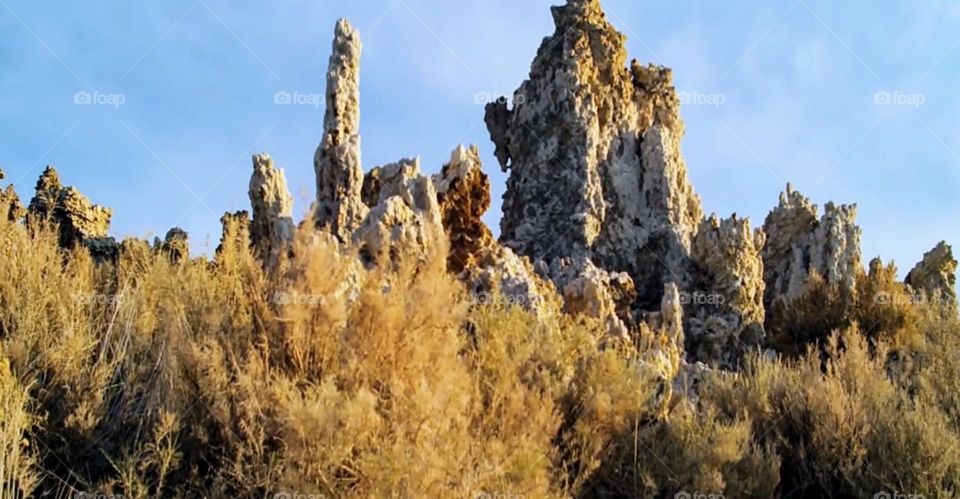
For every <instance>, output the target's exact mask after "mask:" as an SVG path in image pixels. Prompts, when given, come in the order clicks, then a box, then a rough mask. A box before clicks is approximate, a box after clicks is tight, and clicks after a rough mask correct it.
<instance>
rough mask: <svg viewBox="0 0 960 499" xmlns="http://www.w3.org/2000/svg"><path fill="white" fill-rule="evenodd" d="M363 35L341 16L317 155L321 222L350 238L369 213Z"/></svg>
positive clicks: (317, 209) (342, 238)
mask: <svg viewBox="0 0 960 499" xmlns="http://www.w3.org/2000/svg"><path fill="white" fill-rule="evenodd" d="M361 48H362V44H361V43H360V35H359V34H358V33H357V31H356V30H355V29H354V28H353V26H351V25H350V23H349V22H348V21H347V20H346V19H341V20H340V21H338V22H337V26H336V30H335V36H334V39H333V53H332V54H331V55H330V65H329V69H328V70H327V94H326V95H327V98H326V101H327V110H326V113H325V114H324V117H323V139H322V140H321V142H320V145H319V146H318V147H317V152H316V154H315V155H314V159H313V167H314V171H315V172H316V175H317V204H316V206H315V207H314V209H315V214H314V216H315V218H316V223H317V226H318V227H320V228H328V229H329V230H330V231H331V232H332V233H333V234H334V235H335V236H336V237H337V238H338V239H339V240H340V241H341V242H349V241H350V236H351V234H352V233H353V231H354V230H356V229H357V228H358V227H359V226H360V224H361V222H362V221H363V218H364V217H365V216H366V214H367V207H366V206H365V205H364V204H363V201H362V199H361V189H362V188H363V165H362V163H361V162H360V51H361Z"/></svg>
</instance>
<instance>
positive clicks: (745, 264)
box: [684, 214, 766, 368]
mask: <svg viewBox="0 0 960 499" xmlns="http://www.w3.org/2000/svg"><path fill="white" fill-rule="evenodd" d="M765 238H766V235H765V234H764V233H763V231H762V230H757V231H751V229H750V221H749V220H747V219H743V218H737V216H736V214H734V215H733V216H732V217H731V218H727V219H723V220H720V219H719V218H718V217H717V216H716V215H713V216H711V217H710V218H709V219H707V220H705V221H704V222H703V223H702V224H701V225H700V230H699V231H698V232H697V237H696V239H695V240H694V243H693V256H694V260H695V261H696V262H697V276H696V278H695V285H694V286H693V291H692V292H691V293H689V294H687V295H684V298H685V302H686V305H687V316H688V320H687V324H688V325H687V349H688V351H689V352H691V354H692V356H693V358H696V359H700V360H704V361H705V362H708V363H709V364H711V365H712V366H713V367H728V368H729V367H735V366H736V365H737V364H738V362H739V359H740V358H741V357H742V355H743V353H744V352H745V351H746V350H748V349H750V348H752V347H756V346H758V345H760V343H761V341H762V340H763V337H764V333H763V323H764V317H765V314H764V307H763V294H764V293H763V292H764V281H763V260H762V257H761V252H762V250H763V246H764V241H765Z"/></svg>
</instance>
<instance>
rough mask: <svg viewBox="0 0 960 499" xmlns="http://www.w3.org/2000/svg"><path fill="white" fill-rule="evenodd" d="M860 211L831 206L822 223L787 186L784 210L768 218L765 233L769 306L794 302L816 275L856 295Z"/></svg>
mask: <svg viewBox="0 0 960 499" xmlns="http://www.w3.org/2000/svg"><path fill="white" fill-rule="evenodd" d="M856 217H857V207H856V205H841V206H837V205H835V204H833V203H827V205H826V210H825V213H824V214H823V216H822V217H821V218H818V210H817V206H816V205H814V204H813V203H811V202H810V200H809V199H807V198H806V197H804V196H803V194H801V193H799V192H796V191H794V190H793V188H792V186H790V185H789V184H787V190H786V192H783V193H781V194H780V204H779V205H778V206H777V207H776V208H774V209H773V211H772V212H770V214H769V215H767V219H766V221H765V222H764V225H763V231H764V233H766V235H767V241H766V245H765V247H764V250H763V267H764V281H765V283H766V291H765V295H764V305H765V306H766V307H767V308H768V309H769V308H770V306H771V305H772V304H773V302H774V301H775V300H778V299H783V300H787V301H789V300H791V299H793V298H795V297H796V296H797V295H798V294H800V293H801V292H802V291H803V289H804V286H805V284H806V282H807V278H808V277H809V275H810V274H811V273H812V272H816V273H818V274H819V275H820V276H821V277H823V278H824V279H825V280H826V281H827V282H828V283H834V284H838V285H840V286H841V287H842V288H844V289H846V290H849V291H852V290H853V287H854V285H855V279H856V275H857V271H858V270H860V267H861V263H860V235H861V230H860V227H859V226H857V224H856Z"/></svg>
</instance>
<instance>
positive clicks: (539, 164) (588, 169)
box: [486, 0, 703, 310]
mask: <svg viewBox="0 0 960 499" xmlns="http://www.w3.org/2000/svg"><path fill="white" fill-rule="evenodd" d="M553 17H554V21H555V24H556V31H555V32H554V34H553V36H551V37H548V38H546V39H545V40H544V42H543V44H542V45H541V47H540V49H539V51H538V53H537V56H536V58H535V59H534V61H533V64H532V66H531V70H530V76H529V79H528V80H527V81H525V82H524V83H523V84H522V85H521V86H520V88H519V89H518V90H517V91H516V92H515V94H514V98H513V100H512V102H513V103H514V105H513V107H512V108H509V107H508V106H507V104H506V103H505V102H504V101H498V102H495V103H492V104H490V105H488V106H487V111H486V122H487V126H488V129H489V131H490V136H491V138H492V140H493V141H494V144H495V145H496V155H497V158H498V160H499V161H500V166H501V168H503V169H504V170H505V171H509V172H510V176H509V180H508V182H507V192H506V195H505V196H504V202H503V211H504V216H503V220H502V221H501V242H502V243H503V244H504V245H505V246H507V247H510V248H512V249H514V250H515V251H517V252H518V253H520V254H523V255H527V256H529V257H530V258H532V259H534V260H547V261H549V260H551V259H554V258H558V257H559V258H569V257H577V258H588V259H590V260H591V261H592V262H593V264H595V265H596V266H598V267H601V268H604V269H607V270H608V271H612V272H626V273H627V274H628V275H629V276H630V278H631V279H632V280H633V282H634V283H635V286H636V289H637V293H638V305H639V306H641V307H642V308H645V309H648V310H655V309H656V308H657V307H658V306H659V304H660V297H661V295H662V293H663V289H664V287H663V285H664V283H667V282H675V283H677V284H678V285H679V286H680V288H681V289H685V288H686V287H687V286H688V285H689V283H690V277H691V276H690V273H691V270H692V267H691V260H690V246H691V243H692V240H693V237H694V235H695V234H696V231H697V228H698V226H699V224H700V221H701V220H702V218H703V212H702V209H701V206H700V200H699V198H698V197H697V195H696V194H695V193H694V192H693V188H692V186H691V185H690V183H689V181H688V179H687V171H686V166H685V164H684V162H683V159H682V157H681V156H680V139H681V137H682V136H683V132H684V130H683V123H682V121H681V120H680V118H679V99H678V98H677V94H676V91H675V89H674V88H673V86H672V82H671V78H672V77H671V72H670V70H669V69H666V68H663V67H657V66H642V65H640V64H638V63H636V62H633V63H632V65H630V66H628V65H627V55H626V50H625V49H624V37H623V35H621V34H620V33H618V32H617V31H616V30H614V29H613V27H612V26H611V25H610V23H609V22H608V21H607V20H606V17H605V15H604V13H603V11H602V10H601V7H600V3H599V2H598V1H595V0H571V1H569V2H568V3H567V5H565V6H562V7H554V8H553Z"/></svg>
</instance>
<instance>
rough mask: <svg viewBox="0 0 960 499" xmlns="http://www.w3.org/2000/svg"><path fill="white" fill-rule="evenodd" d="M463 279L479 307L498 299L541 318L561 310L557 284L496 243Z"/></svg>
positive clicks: (464, 274) (472, 266)
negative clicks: (544, 277) (495, 298)
mask: <svg viewBox="0 0 960 499" xmlns="http://www.w3.org/2000/svg"><path fill="white" fill-rule="evenodd" d="M459 277H460V280H461V281H463V282H464V283H465V284H466V285H467V289H468V290H469V291H470V293H471V294H472V295H473V297H474V299H475V300H476V301H477V302H478V303H488V302H490V301H491V300H493V299H494V297H495V296H496V297H499V299H500V300H502V301H503V302H504V303H503V304H504V305H513V306H518V307H522V308H524V309H526V310H529V311H531V312H533V313H534V314H535V315H537V316H541V315H543V314H549V313H553V312H555V311H557V310H559V309H560V304H559V303H558V302H559V298H558V297H557V291H556V289H555V288H554V286H553V284H552V283H551V282H550V281H547V280H544V279H542V278H540V277H539V276H538V275H537V274H536V272H535V271H534V269H533V265H531V263H530V260H529V259H527V258H525V257H521V256H518V255H517V254H516V253H514V252H513V250H511V249H510V248H506V247H503V246H500V245H499V244H496V243H494V244H493V245H491V246H490V247H487V248H484V249H482V250H481V251H480V252H479V253H478V254H477V255H476V258H475V260H474V264H472V265H470V266H468V267H466V268H465V269H464V270H463V272H461V273H460V274H459Z"/></svg>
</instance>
